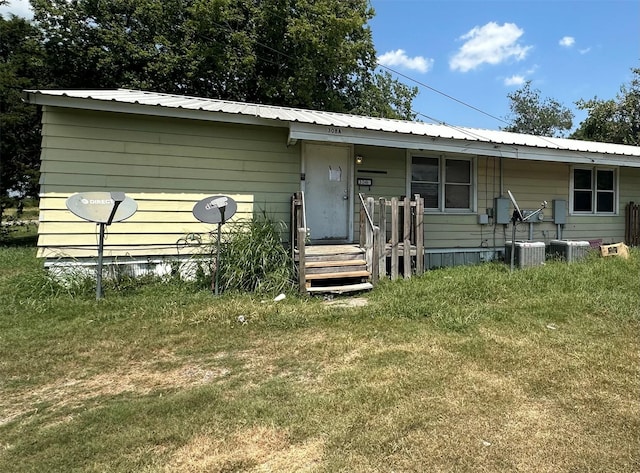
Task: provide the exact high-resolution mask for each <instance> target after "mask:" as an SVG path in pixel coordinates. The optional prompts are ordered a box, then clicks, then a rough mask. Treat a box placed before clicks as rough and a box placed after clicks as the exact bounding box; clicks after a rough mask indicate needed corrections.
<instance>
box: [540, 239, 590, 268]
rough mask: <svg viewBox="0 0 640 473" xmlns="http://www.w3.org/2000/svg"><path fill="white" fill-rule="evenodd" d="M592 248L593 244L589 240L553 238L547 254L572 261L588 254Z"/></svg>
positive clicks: (568, 261)
mask: <svg viewBox="0 0 640 473" xmlns="http://www.w3.org/2000/svg"><path fill="white" fill-rule="evenodd" d="M590 249H591V245H590V244H589V242H588V241H569V240H551V242H550V243H549V247H548V248H547V255H548V256H549V257H550V258H559V259H563V260H564V261H566V262H567V263H572V262H573V261H577V260H579V259H582V258H584V257H585V256H587V253H588V252H589V250H590Z"/></svg>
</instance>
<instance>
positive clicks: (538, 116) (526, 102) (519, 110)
mask: <svg viewBox="0 0 640 473" xmlns="http://www.w3.org/2000/svg"><path fill="white" fill-rule="evenodd" d="M507 97H508V98H509V100H510V101H511V102H510V105H509V107H510V109H511V116H510V117H507V120H508V121H509V123H510V124H509V125H508V126H506V127H504V128H503V130H504V131H511V132H514V133H525V134H531V135H537V136H549V137H554V136H555V137H562V136H564V134H565V133H566V132H567V131H568V130H570V129H571V127H572V126H573V113H572V112H571V110H569V109H568V108H566V107H564V106H563V105H561V104H560V103H559V102H558V101H556V100H554V99H550V98H546V99H544V100H543V99H542V98H541V97H540V91H539V90H537V89H531V81H527V82H526V83H525V85H524V86H522V88H520V89H518V90H516V91H515V92H512V93H510V94H508V95H507Z"/></svg>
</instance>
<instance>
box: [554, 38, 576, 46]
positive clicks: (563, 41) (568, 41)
mask: <svg viewBox="0 0 640 473" xmlns="http://www.w3.org/2000/svg"><path fill="white" fill-rule="evenodd" d="M575 42H576V39H575V38H574V37H573V36H565V37H564V38H562V39H561V40H560V41H558V44H559V45H560V46H562V47H565V48H570V47H571V46H573V45H574V44H575Z"/></svg>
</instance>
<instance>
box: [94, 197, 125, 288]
mask: <svg viewBox="0 0 640 473" xmlns="http://www.w3.org/2000/svg"><path fill="white" fill-rule="evenodd" d="M124 199H125V195H124V192H111V200H113V208H112V209H111V213H110V214H109V217H108V218H107V221H106V222H100V239H99V240H98V269H97V270H96V271H97V273H96V299H97V300H99V299H101V298H102V256H103V254H104V227H105V226H107V225H111V223H112V222H113V218H114V217H115V215H116V210H118V207H119V206H120V204H121V203H122V202H123V201H124Z"/></svg>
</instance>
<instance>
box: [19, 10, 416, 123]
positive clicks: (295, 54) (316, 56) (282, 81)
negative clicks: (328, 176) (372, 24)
mask: <svg viewBox="0 0 640 473" xmlns="http://www.w3.org/2000/svg"><path fill="white" fill-rule="evenodd" d="M32 5H33V7H34V13H35V15H34V18H35V20H36V22H37V23H38V25H39V26H40V28H42V30H43V33H44V36H45V38H46V43H45V48H46V50H47V52H48V55H49V57H51V58H55V63H54V64H52V68H53V70H54V76H55V77H56V81H57V85H58V86H60V87H131V88H140V89H150V90H156V91H159V92H167V93H177V94H189V95H197V96H202V97H211V98H219V99H227V100H240V101H248V102H257V103H264V104H272V105H283V106H292V107H301V108H312V109H317V110H326V111H337V112H352V113H362V114H372V115H374V114H382V113H384V114H385V115H386V116H392V117H395V118H399V117H406V116H407V113H406V110H410V109H411V100H412V99H413V98H414V97H415V93H412V89H408V88H406V86H403V85H402V84H400V83H399V82H397V81H394V80H393V79H391V78H390V77H386V76H381V75H377V74H375V73H374V72H373V71H374V70H375V66H376V54H375V49H374V47H373V41H372V37H371V31H370V29H369V27H368V26H367V22H368V21H369V20H370V19H371V18H372V17H373V15H374V11H373V9H372V8H371V7H370V6H369V2H368V1H367V0H254V1H246V0H113V1H106V0H75V1H72V2H70V1H67V0H32ZM380 100H382V101H386V102H382V103H381V102H380ZM396 112H397V113H396Z"/></svg>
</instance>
